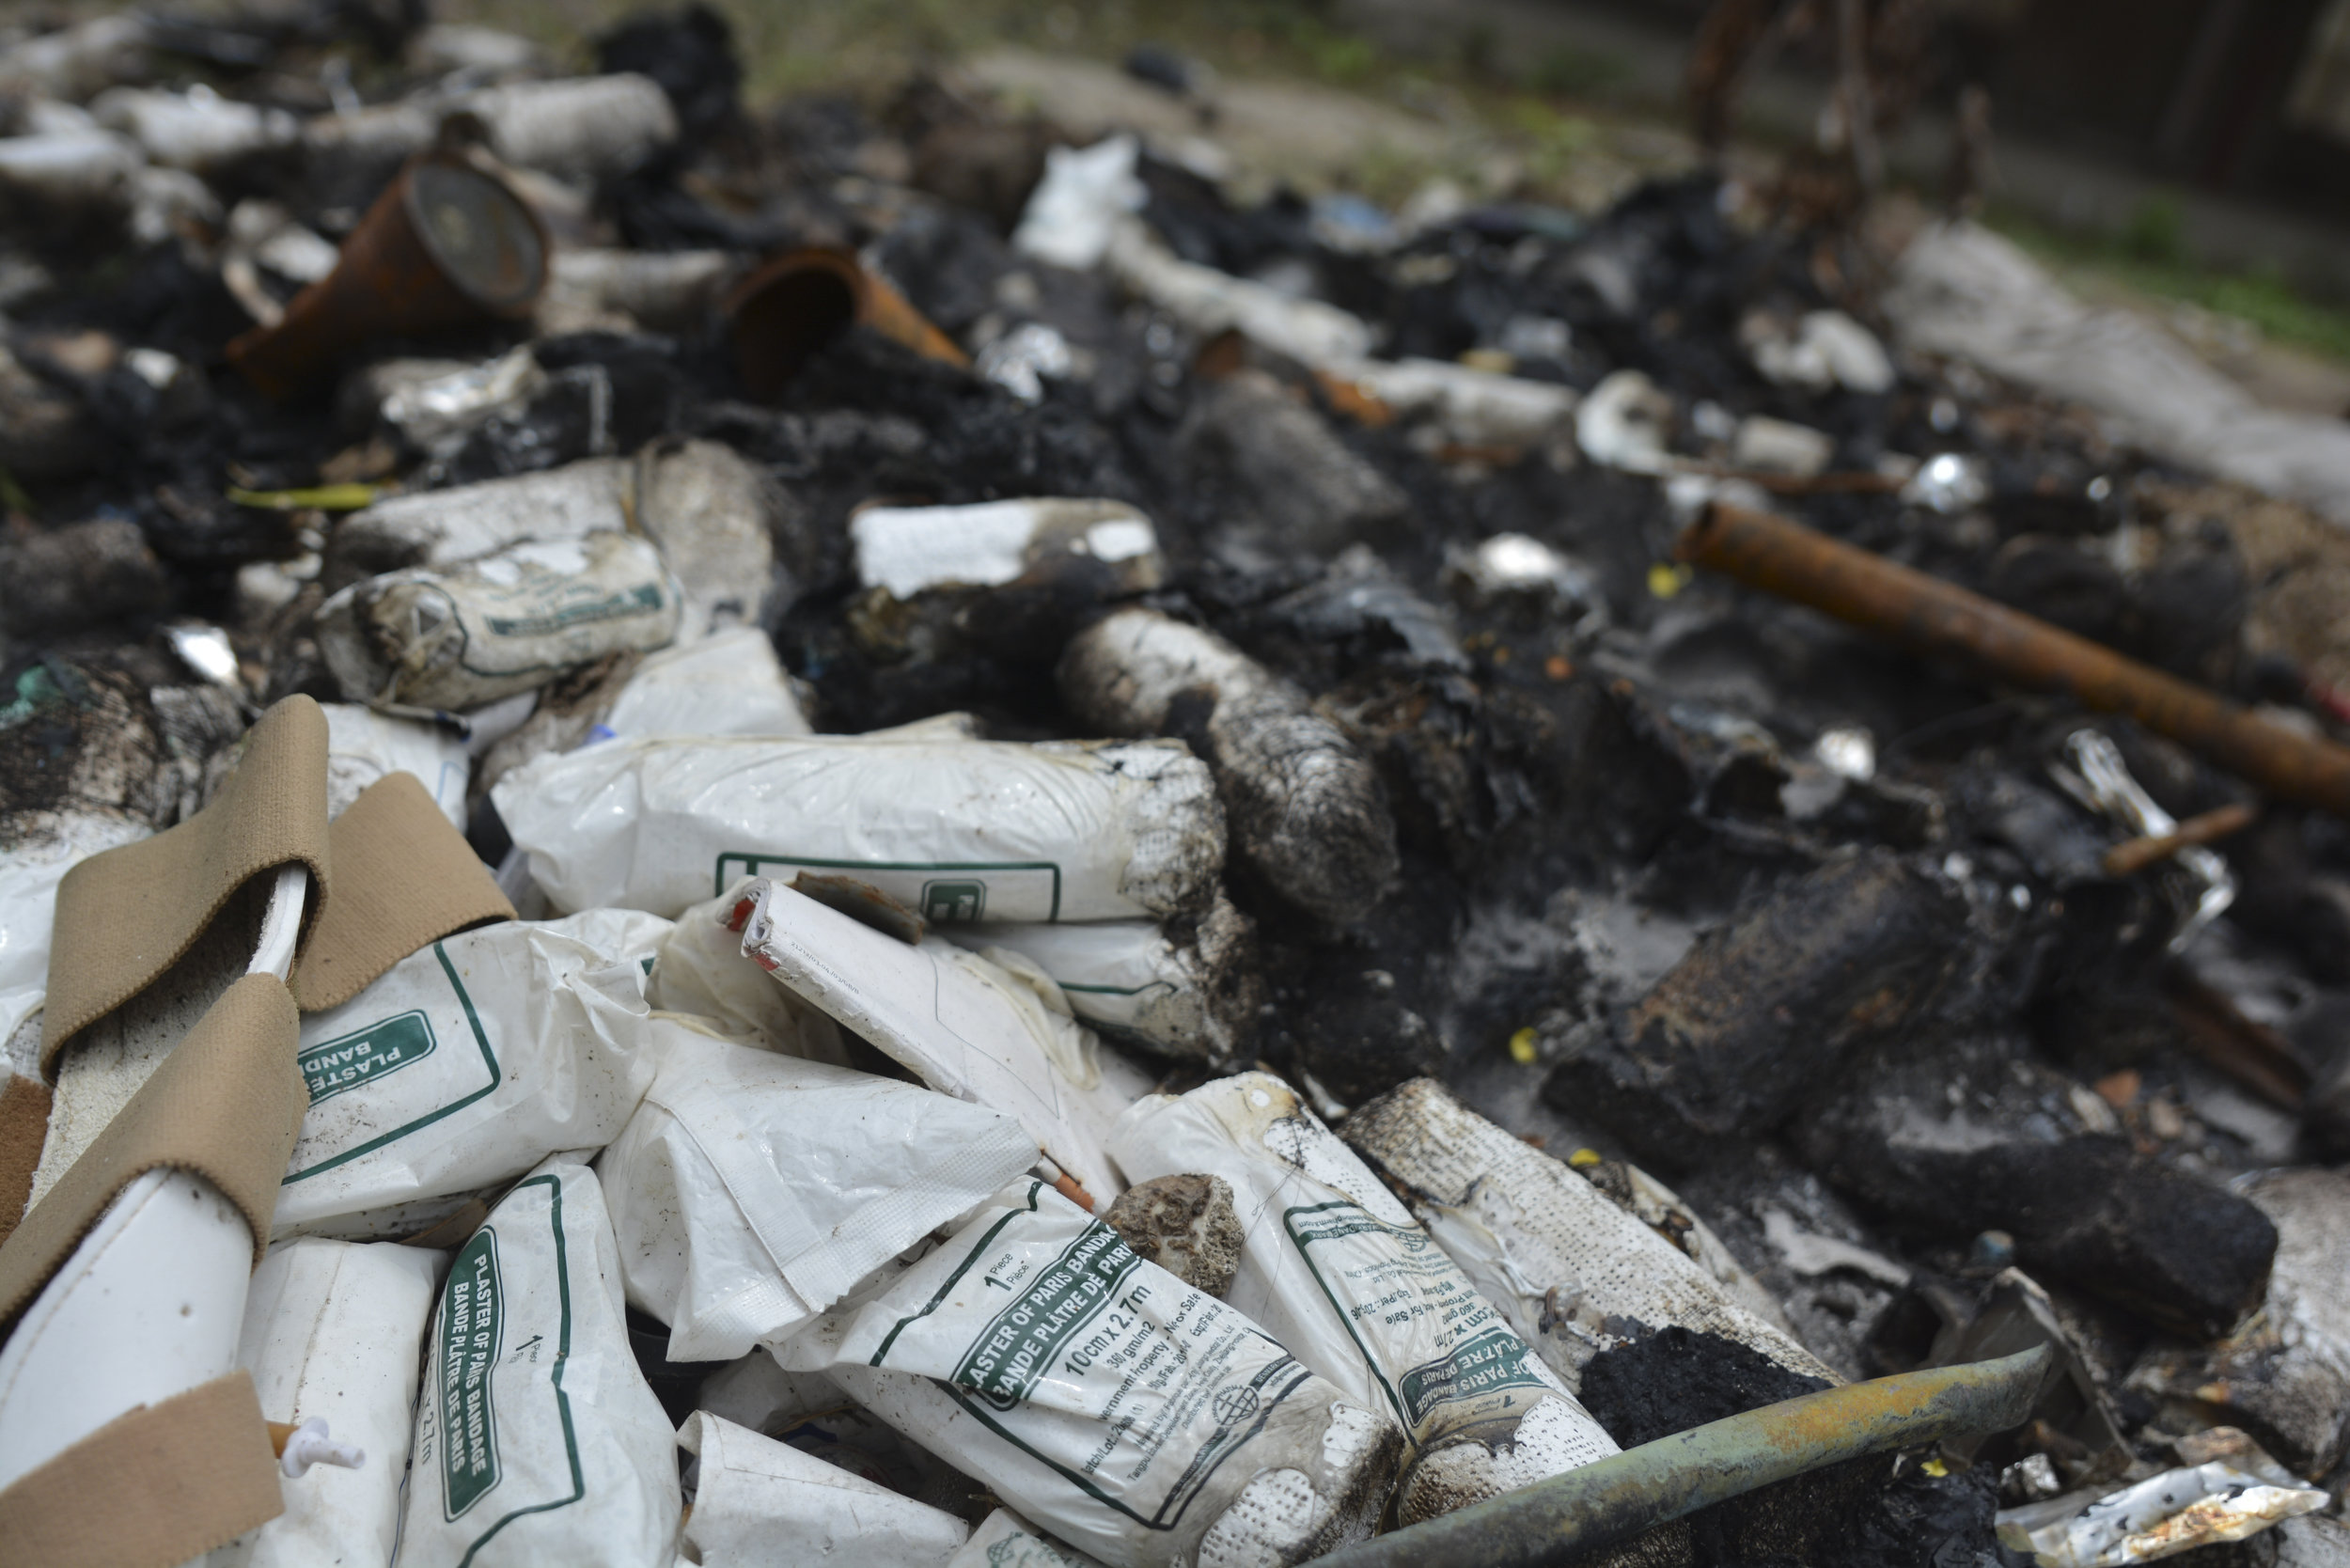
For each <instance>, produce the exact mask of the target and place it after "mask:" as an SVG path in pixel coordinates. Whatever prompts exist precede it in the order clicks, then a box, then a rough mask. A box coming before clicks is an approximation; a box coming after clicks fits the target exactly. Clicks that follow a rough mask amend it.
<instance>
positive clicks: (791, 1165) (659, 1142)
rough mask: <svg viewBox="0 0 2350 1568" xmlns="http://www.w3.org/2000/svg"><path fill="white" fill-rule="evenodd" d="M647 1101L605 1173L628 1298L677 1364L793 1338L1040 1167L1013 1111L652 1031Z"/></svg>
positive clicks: (601, 1164) (607, 1154)
mask: <svg viewBox="0 0 2350 1568" xmlns="http://www.w3.org/2000/svg"><path fill="white" fill-rule="evenodd" d="M651 1036H652V1040H653V1044H652V1047H651V1049H652V1052H653V1055H654V1057H655V1058H656V1060H657V1061H658V1063H659V1071H658V1072H657V1073H656V1074H654V1076H653V1081H652V1085H651V1087H650V1089H649V1090H646V1092H645V1097H644V1103H643V1104H642V1105H638V1106H637V1108H636V1114H635V1116H634V1117H632V1118H631V1119H630V1120H629V1123H628V1125H627V1127H626V1128H624V1129H623V1130H622V1131H621V1133H620V1134H619V1137H617V1138H616V1139H614V1140H613V1142H612V1145H611V1147H609V1148H608V1149H606V1150H605V1151H604V1152H603V1156H602V1157H601V1158H600V1159H599V1160H598V1161H597V1162H596V1168H597V1169H598V1170H599V1171H600V1172H601V1173H602V1174H603V1178H604V1184H605V1190H606V1191H607V1192H608V1193H609V1194H610V1195H611V1207H612V1223H613V1231H614V1233H615V1235H616V1237H617V1238H618V1240H619V1255H620V1263H621V1268H622V1271H623V1274H624V1276H625V1280H626V1284H627V1289H628V1300H629V1305H631V1306H632V1307H635V1308H636V1309H638V1310H639V1311H643V1312H648V1313H650V1314H651V1315H652V1316H653V1317H655V1318H658V1319H659V1320H660V1321H661V1322H663V1323H666V1324H667V1325H669V1352H668V1354H669V1359H670V1360H672V1361H715V1360H724V1359H729V1358H731V1357H734V1356H742V1355H744V1354H745V1353H746V1352H748V1351H749V1350H750V1349H751V1348H752V1347H753V1346H754V1345H757V1344H759V1343H760V1342H762V1341H772V1340H776V1339H780V1338H782V1337H784V1336H786V1335H789V1334H791V1332H792V1331H793V1330H795V1329H797V1328H799V1327H801V1326H802V1325H805V1324H807V1322H809V1321H810V1320H811V1319H813V1318H814V1317H815V1316H816V1314H818V1313H819V1312H822V1311H823V1310H824V1309H826V1308H828V1307H830V1306H832V1305H833V1303H835V1302H837V1301H838V1300H839V1299H840V1298H841V1297H843V1296H845V1295H847V1294H849V1292H850V1291H851V1289H853V1288H854V1286H855V1285H856V1283H857V1281H858V1280H860V1279H862V1278H865V1276H867V1275H869V1274H870V1273H872V1272H873V1271H874V1270H875V1269H877V1268H879V1267H881V1266H882V1264H884V1263H885V1262H888V1261H889V1260H890V1259H891V1258H894V1257H896V1256H897V1255H898V1254H899V1253H901V1252H902V1251H904V1250H905V1249H906V1248H907V1247H911V1246H913V1245H914V1244H915V1243H916V1242H917V1241H919V1240H920V1239H921V1238H922V1237H923V1236H925V1235H928V1234H929V1233H930V1232H931V1231H933V1230H936V1229H937V1228H938V1227H939V1226H942V1225H945V1224H947V1223H948V1222H949V1221H951V1220H952V1219H954V1218H955V1217H956V1216H957V1215H962V1214H964V1213H966V1212H968V1211H969V1210H970V1209H971V1207H972V1206H973V1205H974V1204H977V1203H979V1202H981V1201H983V1200H985V1199H986V1198H987V1197H988V1195H989V1194H991V1193H993V1192H995V1189H996V1188H998V1187H1000V1186H1002V1185H1003V1184H1005V1183H1006V1182H1009V1181H1011V1179H1012V1178H1013V1177H1014V1176H1017V1175H1018V1174H1019V1173H1020V1172H1022V1171H1024V1170H1026V1169H1027V1168H1029V1167H1031V1166H1033V1165H1034V1164H1035V1163H1036V1153H1037V1151H1036V1144H1035V1142H1034V1140H1033V1139H1031V1138H1029V1137H1028V1136H1027V1135H1026V1133H1024V1132H1022V1131H1021V1130H1020V1124H1019V1123H1018V1122H1017V1121H1013V1120H1012V1119H1011V1117H1009V1116H1004V1115H1001V1114H999V1113H997V1112H995V1111H991V1110H987V1109H984V1108H982V1107H980V1106H979V1105H966V1104H964V1102H963V1101H960V1100H954V1099H949V1098H948V1096H946V1095H944V1094H938V1093H934V1092H932V1090H927V1089H923V1088H920V1087H918V1086H917V1085H914V1084H908V1083H901V1082H899V1081H898V1080H896V1079H894V1078H878V1077H875V1076H873V1075H872V1074H869V1073H855V1072H852V1071H850V1070H849V1069H847V1068H845V1067H828V1066H826V1065H824V1064H823V1063H822V1062H813V1061H800V1060H797V1059H794V1058H791V1057H783V1056H777V1055H776V1054H775V1053H774V1052H772V1051H761V1050H753V1049H750V1048H748V1047H746V1046H744V1045H742V1044H739V1043H730V1042H728V1041H725V1040H722V1039H719V1038H717V1037H714V1036H712V1035H708V1034H703V1033H699V1032H697V1031H696V1030H695V1029H694V1028H693V1027H691V1026H689V1025H687V1024H685V1023H683V1022H681V1021H679V1020H675V1019H659V1020H656V1021H655V1022H654V1024H653V1026H652V1029H651Z"/></svg>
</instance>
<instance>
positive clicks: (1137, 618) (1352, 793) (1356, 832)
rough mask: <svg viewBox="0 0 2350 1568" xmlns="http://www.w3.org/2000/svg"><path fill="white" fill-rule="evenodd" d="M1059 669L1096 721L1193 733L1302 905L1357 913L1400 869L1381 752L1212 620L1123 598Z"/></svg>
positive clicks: (1267, 866) (1239, 824) (1141, 730)
mask: <svg viewBox="0 0 2350 1568" xmlns="http://www.w3.org/2000/svg"><path fill="white" fill-rule="evenodd" d="M1058 679H1059V682H1060V691H1061V697H1062V698H1063V699H1064V700H1065V701H1067V702H1068V704H1069V706H1070V708H1071V709H1072V710H1073V712H1074V713H1076V714H1077V715H1078V716H1079V717H1080V718H1081V719H1083V720H1084V721H1085V722H1086V723H1087V724H1089V725H1091V726H1094V727H1096V728H1098V729H1105V730H1107V731H1109V732H1110V733H1112V734H1119V735H1175V736H1178V737H1180V738H1182V739H1183V740H1186V741H1188V742H1190V743H1191V745H1192V748H1193V749H1194V750H1195V751H1197V752H1199V755H1200V756H1201V757H1203V758H1204V759H1205V760H1207V763H1208V766H1209V767H1210V768H1212V769H1213V770H1214V773H1215V777H1216V785H1217V789H1218V792H1220V793H1221V794H1222V795H1223V797H1224V809H1225V814H1226V817H1227V820H1228V822H1229V823H1230V831H1231V834H1232V839H1233V841H1234V843H1235V845H1236V846H1237V847H1238V849H1239V850H1240V853H1241V854H1242V855H1244V856H1246V858H1247V860H1248V862H1249V864H1250V865H1251V866H1253V867H1254V868H1255V869H1256V870H1257V871H1258V872H1259V873H1260V874H1261V875H1262V876H1263V878H1264V879H1265V881H1266V882H1267V883H1268V884H1270V885H1271V886H1272V887H1273V889H1274V890H1275V891H1276V892H1277V893H1279V894H1280V895H1281V896H1282V897H1283V898H1285V899H1287V900H1289V901H1290V902H1292V903H1294V904H1296V905H1297V906H1298V907H1299V908H1301V909H1304V910H1306V911H1308V913H1310V914H1314V915H1318V916H1320V917H1323V918H1324V919H1325V920H1335V921H1339V922H1341V923H1344V922H1349V921H1354V920H1358V919H1360V918H1362V917H1363V916H1364V915H1366V914H1368V913H1369V912H1370V911H1371V906H1372V905H1374V904H1376V903H1377V902H1379V900H1380V899H1381V898H1382V897H1383V896H1384V895H1385V894H1386V892H1387V886H1388V885H1389V884H1390V883H1392V882H1393V881H1394V880H1395V875H1396V870H1397V858H1396V849H1395V821H1394V819H1393V818H1392V817H1391V816H1389V815H1388V812H1387V800H1386V797H1385V796H1384V795H1383V794H1382V793H1381V792H1380V789H1379V780H1378V777H1377V776H1376V775H1375V774H1374V773H1373V772H1372V771H1371V762H1370V760H1368V759H1367V758H1365V757H1364V756H1363V754H1362V753H1361V752H1360V751H1358V750H1356V749H1355V744H1354V743H1353V742H1352V741H1350V740H1348V739H1347V738H1346V736H1345V734H1344V733H1343V732H1342V731H1340V729H1339V727H1338V726H1337V725H1335V724H1332V723H1331V722H1330V721H1329V720H1328V719H1326V718H1324V717H1323V716H1322V715H1321V714H1319V713H1315V712H1314V711H1313V709H1312V707H1311V706H1310V705H1309V704H1308V701H1307V699H1306V694H1305V693H1303V692H1301V691H1299V690H1298V689H1297V688H1296V687H1295V686H1293V685H1292V684H1290V683H1289V682H1287V681H1284V680H1282V679H1280V678H1279V677H1278V676H1277V675H1275V674H1274V673H1273V672H1272V671H1270V670H1268V669H1266V668H1265V667H1264V666H1262V665H1260V664H1258V663H1257V662H1256V661H1255V660H1253V659H1251V658H1249V657H1248V656H1247V655H1246V654H1245V653H1243V652H1241V651H1240V650H1238V649H1237V648H1234V647H1233V646H1232V645H1231V644H1230V643H1228V642H1226V641H1225V640H1224V639H1223V638H1221V637H1219V636H1217V635H1215V634H1214V633H1213V632H1206V631H1202V630H1200V629H1199V627H1197V626H1188V625H1185V624H1184V623H1183V622H1182V621H1180V620H1175V619H1171V618H1169V617H1167V616H1165V615H1161V614H1160V613H1159V612H1158V611H1156V610H1144V609H1132V610H1120V611H1119V612H1118V613H1117V614H1115V615H1112V616H1109V617H1107V618H1105V619H1102V620H1099V621H1096V622H1095V623H1094V624H1093V625H1092V626H1090V627H1089V628H1088V629H1087V630H1085V631H1084V632H1081V633H1079V634H1078V635H1076V636H1075V637H1074V638H1073V639H1072V640H1071V641H1070V644H1069V649H1068V651H1067V652H1066V653H1064V654H1063V655H1062V656H1061V662H1060V669H1059V673H1058Z"/></svg>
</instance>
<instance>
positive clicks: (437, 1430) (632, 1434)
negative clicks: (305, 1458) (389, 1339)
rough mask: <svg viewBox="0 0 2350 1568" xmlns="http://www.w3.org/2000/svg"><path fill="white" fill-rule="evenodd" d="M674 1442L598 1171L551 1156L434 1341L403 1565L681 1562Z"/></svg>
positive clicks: (504, 1209) (469, 1245) (460, 1256)
mask: <svg viewBox="0 0 2350 1568" xmlns="http://www.w3.org/2000/svg"><path fill="white" fill-rule="evenodd" d="M674 1442H675V1434H674V1433H673V1432H672V1431H671V1430H670V1426H669V1419H668V1417H667V1416H666V1415H664V1414H663V1413H662V1409H661V1402H660V1401H659V1400H658V1399H655V1398H654V1397H653V1392H652V1389H651V1388H649V1387H647V1386H646V1383H645V1376H644V1373H642V1372H639V1371H637V1369H636V1358H635V1356H634V1355H633V1354H631V1352H630V1350H629V1342H628V1324H627V1319H626V1317H625V1315H624V1314H623V1311H622V1309H621V1305H620V1268H619V1258H618V1257H616V1256H615V1255H614V1251H613V1243H612V1225H611V1221H610V1220H608V1219H607V1218H606V1217H605V1215H604V1205H603V1189H602V1188H601V1187H600V1186H599V1185H598V1184H597V1182H596V1177H595V1173H594V1172H593V1171H591V1170H589V1169H588V1168H587V1167H586V1166H584V1165H581V1164H580V1163H579V1162H578V1161H577V1160H576V1159H573V1158H571V1157H569V1156H566V1155H560V1154H558V1155H556V1156H555V1157H553V1158H551V1159H549V1160H547V1161H545V1162H544V1163H543V1164H541V1165H540V1166H539V1167H538V1168H536V1169H535V1170H533V1171H532V1172H531V1173H530V1174H529V1175H528V1176H527V1177H525V1179H524V1180H523V1182H522V1183H521V1184H519V1185H517V1186H516V1187H515V1188H514V1189H513V1190H512V1191H511V1192H509V1193H508V1194H507V1195H506V1197H505V1198H503V1199H501V1200H499V1201H498V1205H497V1207H496V1208H494V1209H493V1210H491V1211H490V1217H489V1218H488V1219H487V1220H486V1221H484V1222H483V1224H482V1226H481V1228H480V1229H479V1230H478V1231H475V1232H474V1233H473V1235H472V1237H471V1238H470V1239H469V1240H467V1241H466V1243H465V1244H464V1245H463V1246H462V1247H459V1248H458V1249H457V1255H456V1257H455V1258H454V1259H453V1260H452V1261H451V1262H450V1264H449V1270H448V1274H447V1277H446V1279H445V1280H444V1281H443V1283H442V1285H441V1290H440V1295H439V1299H438V1301H437V1303H436V1304H435V1308H434V1311H433V1317H432V1330H431V1335H430V1336H429V1338H428V1339H427V1340H426V1341H425V1376H424V1388H423V1390H422V1392H421V1393H420V1394H419V1395H418V1397H417V1400H416V1424H415V1446H414V1457H413V1465H414V1468H412V1469H411V1470H410V1472H409V1476H408V1500H407V1507H406V1512H405V1518H404V1521H403V1523H402V1526H401V1529H400V1543H399V1560H400V1562H401V1563H402V1564H404V1565H406V1568H458V1565H459V1564H461V1563H462V1564H465V1565H466V1568H503V1565H512V1568H522V1565H524V1564H540V1563H551V1562H560V1563H563V1564H566V1565H567V1568H603V1565H607V1564H608V1565H610V1568H668V1564H669V1562H670V1560H671V1555H672V1552H673V1550H674V1544H675V1542H676V1540H677V1529H678V1514H679V1512H680V1509H681V1506H682V1498H681V1496H680V1493H679V1487H678V1481H677V1465H676V1461H675V1458H674V1451H675V1450H674V1448H673V1444H674Z"/></svg>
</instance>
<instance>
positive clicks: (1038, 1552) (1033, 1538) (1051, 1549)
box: [947, 1508, 1102, 1568]
mask: <svg viewBox="0 0 2350 1568" xmlns="http://www.w3.org/2000/svg"><path fill="white" fill-rule="evenodd" d="M947 1568H1102V1565H1101V1560H1100V1559H1098V1558H1091V1557H1088V1556H1087V1555H1086V1554H1085V1553H1083V1552H1081V1551H1078V1550H1077V1549H1075V1548H1074V1547H1073V1546H1064V1545H1062V1544H1060V1543H1058V1542H1057V1541H1054V1540H1052V1539H1051V1538H1050V1537H1048V1536H1046V1535H1045V1534H1044V1533H1043V1532H1042V1531H1041V1530H1039V1529H1037V1528H1036V1527H1035V1526H1034V1525H1031V1524H1030V1523H1028V1521H1027V1520H1026V1519H1023V1518H1022V1517H1020V1515H1019V1514H1017V1513H1012V1512H1011V1510H1010V1509H1007V1508H999V1509H997V1510H996V1511H995V1513H991V1514H989V1515H988V1516H987V1517H986V1518H984V1519H982V1520H980V1521H979V1527H978V1528H977V1529H974V1530H972V1532H971V1539H970V1540H968V1541H966V1542H964V1544H963V1550H961V1551H959V1552H957V1553H956V1554H955V1555H954V1556H953V1557H952V1558H950V1559H948V1563H947Z"/></svg>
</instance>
